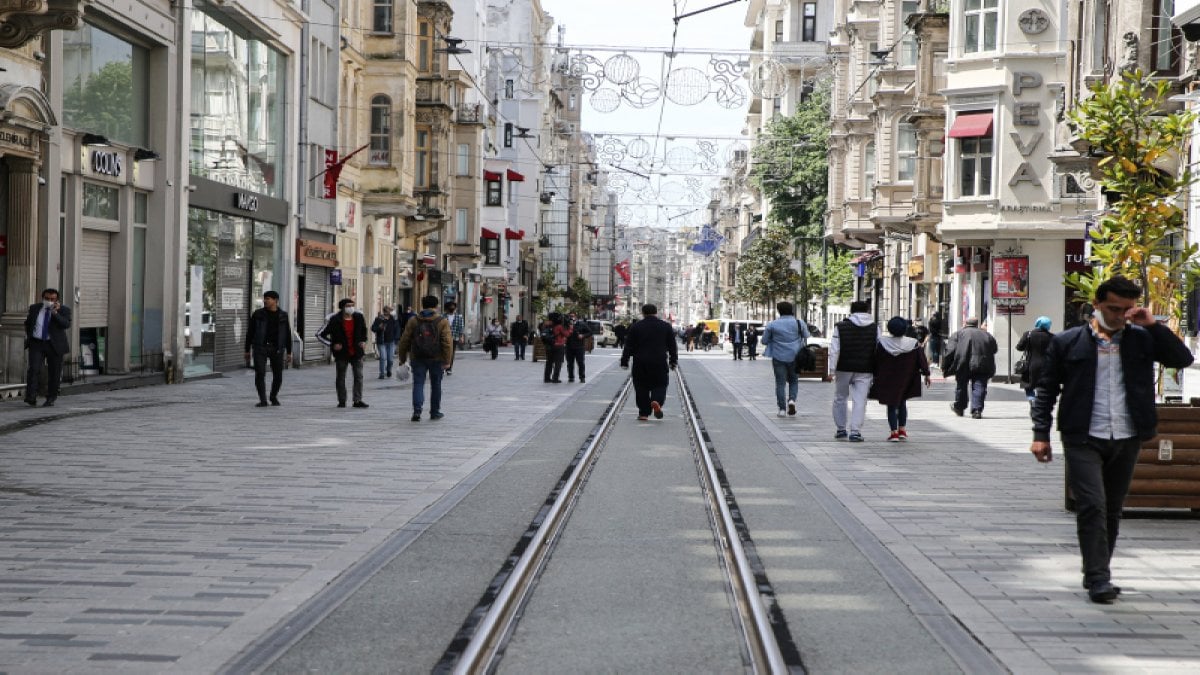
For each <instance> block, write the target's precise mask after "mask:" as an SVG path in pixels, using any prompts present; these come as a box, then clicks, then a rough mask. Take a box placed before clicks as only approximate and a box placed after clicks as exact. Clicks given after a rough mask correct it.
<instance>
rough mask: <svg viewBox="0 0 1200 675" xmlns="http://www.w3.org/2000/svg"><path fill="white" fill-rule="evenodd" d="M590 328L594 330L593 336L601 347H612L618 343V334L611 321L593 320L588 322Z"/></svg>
mask: <svg viewBox="0 0 1200 675" xmlns="http://www.w3.org/2000/svg"><path fill="white" fill-rule="evenodd" d="M587 325H588V328H590V329H591V331H592V336H593V338H594V339H595V341H596V344H597V345H599V346H601V347H612V346H613V345H615V344H617V334H616V332H615V331H613V325H612V322H611V321H592V320H589V321H588V322H587Z"/></svg>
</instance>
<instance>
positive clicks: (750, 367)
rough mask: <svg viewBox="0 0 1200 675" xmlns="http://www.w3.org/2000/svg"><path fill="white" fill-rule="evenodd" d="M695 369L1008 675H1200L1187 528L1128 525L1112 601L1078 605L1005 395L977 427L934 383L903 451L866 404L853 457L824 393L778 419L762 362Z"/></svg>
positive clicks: (1058, 472) (1053, 482) (1155, 522)
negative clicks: (738, 405)
mask: <svg viewBox="0 0 1200 675" xmlns="http://www.w3.org/2000/svg"><path fill="white" fill-rule="evenodd" d="M693 358H699V359H701V361H702V363H703V365H704V366H705V367H706V368H707V369H708V371H709V372H710V373H712V374H713V375H714V376H715V377H716V378H717V379H718V380H719V381H721V382H722V383H723V385H724V386H725V387H726V388H727V389H728V390H730V392H731V393H733V394H734V395H735V396H736V397H738V398H739V399H740V400H742V401H743V403H744V404H745V405H746V406H747V407H746V412H747V414H748V415H750V416H752V417H753V418H756V419H757V420H758V421H759V422H760V423H761V424H762V425H763V426H765V427H766V428H767V429H768V430H769V433H771V434H773V435H774V436H775V438H776V440H778V441H779V442H782V443H784V444H785V445H786V447H787V448H788V449H789V450H790V451H791V453H792V455H793V456H794V457H795V458H796V460H797V461H798V462H800V464H801V465H802V466H803V467H804V468H805V469H807V470H808V471H809V472H811V473H812V474H813V475H815V476H816V477H817V478H818V479H819V481H820V483H821V485H822V486H823V487H824V488H825V489H826V490H828V491H829V492H830V493H831V494H833V495H834V496H835V497H836V498H837V499H838V500H839V501H840V502H841V503H842V505H843V506H845V508H846V509H847V510H849V511H850V512H851V513H852V514H853V515H854V516H855V517H856V518H857V519H858V520H859V521H860V522H861V523H863V524H864V525H865V526H866V527H867V528H868V529H869V530H870V531H871V532H872V534H874V535H875V537H877V538H878V539H879V541H880V542H882V543H883V544H884V545H885V546H886V547H887V548H888V549H889V550H890V551H891V553H892V554H893V555H894V556H895V557H896V558H897V560H899V561H900V562H901V563H902V564H903V565H905V566H906V567H907V568H908V570H909V571H910V572H911V573H912V574H913V575H914V576H915V577H916V578H917V579H918V580H919V581H920V582H921V583H922V584H923V585H924V586H925V587H926V588H927V589H928V590H929V591H930V592H932V593H933V594H934V595H935V596H936V597H937V598H938V600H939V601H940V602H941V603H942V604H943V605H944V606H945V607H946V608H947V609H948V610H949V611H950V612H951V613H952V614H954V616H955V617H956V618H957V619H958V620H959V621H960V622H961V623H962V624H963V625H964V626H965V627H966V628H967V629H968V630H970V631H971V632H972V634H973V635H974V636H975V637H976V638H977V639H978V640H979V641H980V642H981V643H982V644H983V645H984V646H985V647H987V648H988V649H989V650H990V651H991V652H992V653H993V654H994V655H996V657H997V658H998V659H999V660H1000V661H1001V662H1002V663H1003V664H1004V665H1005V666H1006V667H1008V668H1009V669H1011V670H1012V671H1013V672H1019V673H1026V672H1056V671H1057V672H1122V673H1125V672H1197V670H1200V649H1198V648H1197V645H1200V573H1198V570H1200V545H1198V544H1200V539H1198V538H1197V537H1196V534H1195V533H1196V525H1197V521H1196V520H1195V519H1193V518H1191V517H1185V518H1179V517H1177V516H1176V517H1172V518H1163V517H1159V515H1160V514H1155V513H1144V512H1135V513H1134V514H1133V516H1132V517H1131V516H1130V514H1127V515H1126V518H1125V520H1124V521H1123V523H1122V527H1121V538H1120V540H1119V542H1118V546H1117V554H1116V556H1115V558H1114V560H1113V575H1114V581H1115V582H1116V583H1117V584H1118V585H1120V586H1121V587H1122V589H1123V595H1122V596H1121V598H1120V599H1119V600H1118V601H1117V602H1116V603H1115V604H1113V605H1095V604H1091V603H1089V602H1088V600H1087V595H1086V593H1085V591H1084V590H1083V588H1082V586H1081V577H1080V573H1079V564H1080V562H1079V554H1078V549H1077V546H1076V539H1075V519H1074V515H1073V514H1071V513H1069V512H1067V511H1065V510H1064V509H1063V473H1062V469H1063V464H1062V462H1061V460H1058V461H1055V462H1053V463H1052V464H1050V465H1048V466H1046V465H1039V464H1038V463H1037V462H1035V461H1034V460H1033V458H1032V456H1031V455H1030V454H1029V452H1028V447H1029V442H1030V440H1031V432H1030V423H1029V416H1028V404H1027V403H1026V402H1025V399H1024V395H1023V392H1020V391H1019V390H1018V389H1017V388H1016V387H1015V386H1009V385H992V386H991V387H990V389H989V393H990V394H991V395H990V397H989V400H988V401H987V405H986V409H985V411H984V416H983V419H981V420H973V419H971V418H969V417H962V418H960V417H957V416H955V415H954V414H953V413H952V412H950V410H949V409H948V408H949V405H948V401H949V400H950V394H951V393H952V389H953V383H952V382H948V381H942V380H940V379H938V378H936V377H935V381H934V386H933V388H932V390H931V391H929V392H927V394H926V396H925V397H923V398H921V399H915V400H913V401H910V402H909V424H908V431H909V434H910V436H911V440H909V441H908V442H907V443H888V442H886V441H885V439H886V438H887V421H886V414H885V412H886V411H885V409H884V407H883V406H882V405H880V404H878V403H874V402H872V403H870V407H869V409H868V416H867V424H866V426H865V428H864V429H863V434H864V436H865V437H866V439H867V442H865V443H861V444H850V443H845V442H838V441H834V440H833V432H834V427H833V423H832V417H831V413H830V409H831V402H832V398H833V385H832V384H829V383H822V382H818V381H816V380H801V383H800V395H799V396H798V398H797V404H798V406H799V407H800V412H799V414H798V415H797V416H796V417H792V418H778V417H776V416H775V396H774V384H773V379H772V374H771V368H770V362H769V360H759V361H755V362H750V361H733V360H732V359H729V358H728V357H726V358H715V357H713V356H700V357H693ZM935 372H936V371H935ZM1055 440H1056V441H1057V438H1056V439H1055ZM1060 448H1061V446H1059V445H1057V443H1056V450H1058V451H1060ZM1057 457H1059V458H1060V457H1061V455H1058V456H1057ZM734 480H735V489H738V488H737V487H736V478H735V479H734ZM1160 513H1161V512H1160ZM768 572H769V570H768Z"/></svg>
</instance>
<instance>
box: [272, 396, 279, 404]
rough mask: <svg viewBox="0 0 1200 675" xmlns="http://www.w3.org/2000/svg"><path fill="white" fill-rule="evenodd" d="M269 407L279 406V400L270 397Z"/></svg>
mask: <svg viewBox="0 0 1200 675" xmlns="http://www.w3.org/2000/svg"><path fill="white" fill-rule="evenodd" d="M271 405H279V399H277V398H275V397H274V396H272V397H271Z"/></svg>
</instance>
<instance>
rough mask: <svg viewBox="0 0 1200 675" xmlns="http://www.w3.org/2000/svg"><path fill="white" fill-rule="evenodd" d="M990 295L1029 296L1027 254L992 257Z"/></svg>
mask: <svg viewBox="0 0 1200 675" xmlns="http://www.w3.org/2000/svg"><path fill="white" fill-rule="evenodd" d="M992 297H993V298H997V299H999V298H1025V299H1028V298H1029V256H1023V255H1018V256H1006V257H1003V258H992Z"/></svg>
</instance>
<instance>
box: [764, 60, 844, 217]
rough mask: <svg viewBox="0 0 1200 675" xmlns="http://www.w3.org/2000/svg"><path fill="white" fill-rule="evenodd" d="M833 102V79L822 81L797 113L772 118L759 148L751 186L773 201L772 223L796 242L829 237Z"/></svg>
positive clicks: (816, 85)
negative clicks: (826, 230)
mask: <svg viewBox="0 0 1200 675" xmlns="http://www.w3.org/2000/svg"><path fill="white" fill-rule="evenodd" d="M829 100H830V81H829V80H828V79H825V80H820V81H817V82H816V83H815V85H814V89H813V91H812V93H811V94H809V95H808V96H807V97H805V98H804V99H803V100H802V101H801V102H800V105H799V107H798V108H797V109H796V114H794V115H790V116H787V117H783V116H777V117H776V118H775V119H773V120H771V122H770V123H769V124H767V128H766V129H765V130H764V135H765V136H766V138H761V139H759V142H758V144H757V145H755V147H754V155H753V158H754V165H753V169H752V174H751V182H752V184H753V185H754V187H755V188H757V189H758V190H759V192H761V193H762V195H763V197H765V198H766V199H767V200H769V201H770V204H771V210H770V212H769V213H768V214H767V219H768V220H769V221H770V222H772V223H777V224H779V225H782V226H783V227H784V228H786V231H787V232H788V233H789V234H790V235H791V236H792V237H793V238H796V239H801V238H804V237H808V238H816V237H820V236H822V235H823V234H824V218H825V206H826V199H827V197H826V195H827V192H828V184H829V159H828V155H827V152H828V148H829Z"/></svg>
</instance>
